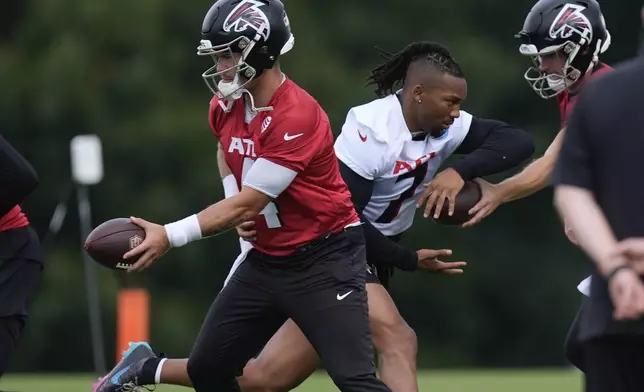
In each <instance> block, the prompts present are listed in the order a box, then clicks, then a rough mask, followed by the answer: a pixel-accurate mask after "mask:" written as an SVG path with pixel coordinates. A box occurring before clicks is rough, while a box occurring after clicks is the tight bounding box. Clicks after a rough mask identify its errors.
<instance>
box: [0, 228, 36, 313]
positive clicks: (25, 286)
mask: <svg viewBox="0 0 644 392" xmlns="http://www.w3.org/2000/svg"><path fill="white" fill-rule="evenodd" d="M43 260H44V258H43V253H42V249H41V247H40V241H39V240H38V236H37V234H36V232H35V231H34V230H33V229H32V228H31V227H29V226H27V227H21V228H18V229H11V230H7V231H3V232H0V317H10V316H23V317H24V316H27V305H28V302H29V300H30V299H31V297H32V295H33V294H34V293H35V292H36V289H37V287H38V283H39V282H40V276H41V274H42V268H43Z"/></svg>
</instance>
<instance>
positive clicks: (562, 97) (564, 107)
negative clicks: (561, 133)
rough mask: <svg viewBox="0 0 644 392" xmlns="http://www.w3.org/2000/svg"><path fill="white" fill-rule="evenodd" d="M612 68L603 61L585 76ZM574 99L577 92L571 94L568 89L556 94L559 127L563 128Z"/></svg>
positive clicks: (590, 76) (592, 75) (601, 72)
mask: <svg viewBox="0 0 644 392" xmlns="http://www.w3.org/2000/svg"><path fill="white" fill-rule="evenodd" d="M612 69H613V68H611V67H610V66H609V65H606V64H604V63H599V64H597V65H596V66H595V68H594V69H593V71H592V73H591V74H590V75H588V76H586V77H587V78H593V77H595V76H599V75H601V74H603V73H605V72H608V71H611V70H612ZM584 82H586V81H582V83H584ZM576 100H577V94H572V95H571V94H570V93H569V92H568V90H564V91H563V92H562V93H561V94H559V95H557V103H559V115H560V117H561V128H564V127H565V126H566V121H567V119H568V115H569V114H570V112H571V111H572V108H573V107H574V106H575V101H576Z"/></svg>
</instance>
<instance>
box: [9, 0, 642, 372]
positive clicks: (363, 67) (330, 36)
mask: <svg viewBox="0 0 644 392" xmlns="http://www.w3.org/2000/svg"><path fill="white" fill-rule="evenodd" d="M532 3H533V0H514V1H508V0H488V1H484V2H481V1H475V0H459V1H453V2H428V1H420V0H410V1H406V2H398V1H392V0H389V1H386V0H352V1H341V0H326V1H311V0H298V1H296V0H285V4H286V7H287V10H288V12H289V18H290V20H291V24H292V27H293V31H294V34H295V37H296V46H295V50H294V51H292V52H291V53H289V54H288V55H286V56H285V58H284V59H283V61H282V65H283V69H284V71H285V72H286V73H287V74H288V75H289V76H290V77H291V78H293V79H294V80H295V81H296V82H297V83H298V84H300V85H301V86H302V87H304V88H306V89H307V90H308V91H309V92H311V93H312V95H313V96H315V97H316V98H317V99H318V100H319V102H320V103H321V104H322V106H323V107H324V108H325V109H326V110H327V112H328V113H329V116H330V118H331V120H332V123H333V126H334V129H335V130H336V131H338V130H339V129H340V127H341V125H342V122H343V120H344V116H345V114H346V112H347V110H348V109H349V108H350V107H351V106H354V105H357V104H361V103H364V102H366V101H368V100H371V99H372V98H373V97H374V95H373V92H372V91H371V89H370V88H366V87H365V79H366V77H367V76H368V74H369V70H370V69H371V68H372V67H374V66H375V65H376V64H378V63H379V62H380V58H379V57H378V53H377V52H376V51H375V50H374V49H373V47H374V45H377V46H379V47H381V48H383V49H385V50H389V51H397V50H399V49H402V48H403V47H404V46H405V45H406V44H408V43H409V42H411V41H414V40H427V39H428V40H435V41H439V42H442V43H444V44H446V45H448V47H449V48H450V49H451V51H452V52H453V54H454V56H455V57H456V59H457V60H458V61H459V62H460V63H461V65H462V67H463V68H464V71H465V73H466V75H467V77H468V81H469V97H468V100H467V102H466V103H465V104H464V106H463V108H464V109H465V110H467V111H469V112H471V113H473V114H475V115H478V116H481V117H489V118H498V119H502V120H505V121H507V122H509V123H513V124H516V125H519V126H521V127H523V128H524V129H526V130H528V131H530V132H531V133H532V134H533V135H534V137H535V140H536V142H537V154H541V153H543V151H544V150H545V148H546V147H547V145H548V144H549V142H550V140H551V139H552V138H553V137H554V135H555V134H556V132H557V131H558V130H559V126H558V124H559V118H558V109H557V107H556V102H555V101H554V100H551V101H544V100H542V99H540V98H538V97H537V96H536V94H534V93H533V92H532V91H531V89H530V88H529V86H528V85H527V83H526V82H525V81H524V79H523V73H524V72H525V70H526V69H527V67H528V65H529V59H527V58H525V57H522V56H520V55H519V54H518V50H517V48H518V44H517V42H515V40H514V38H513V35H514V34H515V33H516V32H517V31H518V30H519V29H520V28H521V26H522V24H523V19H524V17H525V14H526V13H527V12H528V11H529V9H530V7H531V5H532ZM210 4H211V0H191V1H168V0H136V1H130V0H91V1H86V0H38V1H35V0H21V1H15V2H8V3H7V4H5V7H4V9H3V12H2V14H1V15H0V21H1V22H2V23H0V86H2V88H3V91H4V93H3V94H2V95H0V124H1V127H2V128H1V129H2V134H3V136H5V138H7V139H8V140H9V141H10V142H12V143H13V144H14V145H15V146H16V147H17V148H18V149H19V150H21V151H22V152H23V153H24V154H25V156H26V157H27V158H28V159H29V160H30V161H31V162H32V163H33V165H34V166H35V168H36V170H37V171H38V172H39V174H40V177H41V186H40V188H39V189H38V190H37V192H35V193H34V194H33V195H32V196H31V197H30V198H29V200H27V201H26V202H25V203H24V205H23V208H24V209H25V210H26V212H27V213H28V214H29V217H30V219H31V220H32V222H33V223H34V226H35V227H36V229H37V230H38V231H39V233H40V235H41V237H47V238H46V246H47V249H46V250H47V256H48V257H47V265H46V273H45V276H44V280H43V282H42V285H41V288H40V291H39V294H38V297H37V298H36V299H35V300H34V302H33V305H32V308H31V322H30V324H29V325H28V328H27V332H26V335H25V336H24V338H23V340H22V342H21V348H20V350H19V353H18V355H17V357H16V358H15V361H14V364H13V370H28V371H78V372H80V371H91V370H92V361H91V358H92V357H91V340H90V335H89V323H88V316H87V302H86V295H85V293H86V291H85V282H84V271H83V265H82V258H81V247H80V234H79V225H78V215H77V213H76V208H75V201H74V199H73V193H72V194H71V195H72V198H71V199H70V201H71V204H70V206H69V207H70V210H69V214H68V216H67V220H66V222H65V225H64V226H63V228H62V230H61V231H60V233H59V234H58V235H57V236H56V237H55V238H52V237H48V234H47V227H48V224H49V220H50V219H51V216H52V213H53V210H54V208H55V206H56V204H57V203H58V202H59V201H60V200H62V199H64V198H65V197H67V195H68V194H69V192H70V190H71V189H72V185H71V179H70V161H69V142H70V140H71V138H72V137H73V136H75V135H77V134H84V133H96V134H98V135H100V137H101V138H102V141H103V149H104V162H105V172H106V177H105V179H104V181H103V182H102V183H100V184H99V185H97V186H95V187H93V188H92V189H91V200H92V203H93V223H94V225H98V224H99V223H101V222H103V221H105V220H107V219H111V218H114V217H122V216H129V215H137V216H140V217H143V218H146V219H149V220H152V221H155V222H159V223H165V222H168V221H174V220H176V219H179V218H183V217H184V216H186V215H188V214H191V213H194V212H196V211H198V210H200V209H202V208H203V207H205V206H206V205H208V204H211V203H213V202H214V201H217V200H219V199H220V198H222V197H223V191H222V189H221V183H220V179H219V175H218V171H217V166H216V156H215V153H216V140H215V139H214V137H213V136H212V135H211V133H210V131H209V129H208V124H207V120H206V115H207V109H208V102H209V99H210V96H211V93H210V91H209V90H208V89H207V88H206V86H205V85H204V84H203V82H202V80H201V77H200V75H201V73H202V72H203V71H204V70H205V69H206V68H207V67H209V66H210V65H211V62H210V59H207V58H198V57H197V56H196V47H197V45H198V43H199V39H200V36H199V33H200V27H201V21H202V18H203V16H204V15H205V12H206V11H207V10H208V8H209V7H210ZM601 5H602V7H603V11H604V14H605V16H606V22H607V24H608V28H609V30H610V31H611V33H612V36H613V45H612V47H611V48H610V50H609V51H608V52H607V54H606V56H605V57H604V60H605V61H607V62H609V63H617V62H619V61H621V60H623V59H626V58H628V57H632V56H633V55H634V54H635V51H636V47H637V38H638V33H639V28H640V20H639V7H640V2H639V1H635V0H622V1H619V2H615V1H613V2H609V1H606V0H604V1H601ZM509 174H511V173H506V174H505V175H509ZM505 175H504V176H505ZM497 179H498V178H495V180H497ZM404 243H405V244H406V245H408V246H410V247H412V248H421V247H428V248H432V247H434V248H447V247H450V248H452V249H454V256H453V259H458V260H466V261H468V262H469V266H468V267H467V272H466V274H465V275H464V276H462V277H437V276H429V275H426V274H423V273H422V272H416V273H413V274H410V273H405V272H397V273H396V276H395V279H394V280H393V287H392V295H393V297H394V299H395V300H396V302H397V303H398V305H399V307H400V310H401V312H402V314H403V316H404V317H405V318H406V319H407V321H408V322H409V324H410V325H411V326H412V327H413V328H415V330H416V331H417V333H418V336H419V341H420V350H419V365H420V366H421V367H493V366H504V367H513V366H558V365H564V364H565V361H564V358H563V353H562V351H563V350H562V342H563V339H564V336H565V333H566V331H567V328H568V325H569V323H570V321H571V320H572V318H573V316H574V314H575V312H576V309H577V306H578V303H579V300H580V294H579V293H578V292H577V290H576V288H575V286H576V284H577V283H578V282H579V280H581V279H582V278H583V277H584V276H585V274H587V273H588V272H589V270H590V263H589V262H588V261H587V260H586V259H585V257H584V256H583V255H582V254H581V252H580V251H579V250H578V249H576V248H575V247H574V246H573V245H571V244H570V243H568V242H567V240H566V239H565V236H564V235H563V230H562V227H561V224H560V222H559V220H558V218H557V216H556V214H555V211H554V209H553V207H552V192H551V191H550V190H545V191H542V192H540V193H538V194H536V195H534V196H533V197H530V198H528V199H524V200H521V201H518V202H514V203H511V204H509V205H507V206H504V207H502V208H500V209H499V210H498V211H497V212H496V213H495V214H494V215H493V216H491V217H490V218H488V219H487V220H486V221H484V222H483V224H480V225H479V226H477V227H475V228H472V229H468V230H463V229H458V228H449V227H441V226H438V225H436V224H433V223H432V222H430V221H426V220H424V219H422V216H420V215H419V216H418V219H417V221H416V224H415V226H414V228H413V229H412V230H411V232H410V233H409V234H408V235H407V236H406V237H405V239H404ZM238 246H239V245H238V242H237V240H236V235H235V233H233V232H230V233H227V234H225V235H222V236H219V237H216V238H214V239H210V240H205V241H200V242H198V243H195V244H192V245H190V246H188V247H184V248H181V249H177V250H174V251H173V252H171V253H170V254H168V255H167V256H166V257H165V258H163V259H162V260H161V261H160V262H159V263H157V264H156V265H155V267H154V268H152V269H150V270H147V271H146V272H145V273H143V274H136V275H126V274H124V273H114V272H111V271H109V270H106V269H103V268H99V269H98V273H99V277H100V293H101V301H102V307H103V325H104V331H105V334H106V343H107V345H106V353H107V360H108V363H109V364H111V363H113V361H114V344H115V339H114V336H115V324H116V322H115V301H116V293H117V290H118V289H119V288H120V287H146V288H148V289H149V290H150V293H151V297H152V309H151V328H152V329H151V341H152V343H153V345H154V346H155V347H156V348H157V349H159V350H161V351H163V352H165V353H167V354H169V355H170V356H183V355H187V354H188V353H189V351H190V349H191V347H192V342H193V339H194V338H195V336H196V334H197V332H198V330H199V327H200V323H201V321H202V318H203V317H204V315H205V312H206V310H207V309H208V306H209V304H210V302H211V301H212V300H213V298H214V297H215V296H216V295H217V292H218V291H219V289H220V288H221V285H222V283H223V280H224V277H225V274H226V273H227V270H228V268H229V266H230V265H231V263H232V261H233V260H234V259H235V257H236V256H237V253H238V251H239V248H238Z"/></svg>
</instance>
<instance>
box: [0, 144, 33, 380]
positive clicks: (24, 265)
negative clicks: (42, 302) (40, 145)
mask: <svg viewBox="0 0 644 392" xmlns="http://www.w3.org/2000/svg"><path fill="white" fill-rule="evenodd" d="M37 186H38V177H37V175H36V172H35V171H34V169H33V167H31V165H30V164H29V162H27V160H25V158H24V157H23V156H22V155H21V154H20V153H19V152H18V151H16V150H15V149H14V148H13V147H12V146H11V145H10V144H9V142H7V141H6V140H5V139H4V138H3V137H2V136H0V377H2V374H3V373H4V372H5V371H6V370H7V367H8V366H9V359H10V358H11V354H12V353H13V352H14V350H15V349H16V346H17V344H18V339H19V337H20V334H21V332H22V330H23V328H24V327H25V323H26V321H27V305H28V301H29V299H30V298H31V296H32V295H33V294H34V292H35V290H36V288H37V286H38V282H39V281H40V275H41V273H42V268H43V254H42V250H41V247H40V242H39V240H38V236H37V235H36V232H35V231H34V230H33V229H32V228H31V226H30V225H29V220H28V219H27V216H26V215H25V214H24V212H22V210H21V209H20V207H19V206H18V203H21V202H22V201H23V200H24V199H25V198H26V197H27V196H29V194H31V193H32V192H33V191H34V190H35V189H36V187H37Z"/></svg>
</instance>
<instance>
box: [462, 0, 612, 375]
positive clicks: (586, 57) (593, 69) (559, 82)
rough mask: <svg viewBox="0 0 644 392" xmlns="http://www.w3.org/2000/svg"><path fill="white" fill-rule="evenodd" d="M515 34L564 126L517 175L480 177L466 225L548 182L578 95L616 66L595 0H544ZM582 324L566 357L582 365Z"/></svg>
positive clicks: (531, 77) (531, 78)
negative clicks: (608, 55)
mask: <svg viewBox="0 0 644 392" xmlns="http://www.w3.org/2000/svg"><path fill="white" fill-rule="evenodd" d="M516 37H517V38H518V39H520V40H521V46H520V48H519V51H520V53H521V54H523V55H526V56H530V57H531V58H532V59H533V61H534V66H533V67H531V68H529V69H528V71H527V72H526V73H525V79H526V80H527V81H528V83H529V84H530V86H531V87H532V89H534V91H535V92H536V93H537V94H538V95H539V96H540V97H542V98H545V99H547V98H552V97H556V99H557V102H558V104H559V114H560V120H561V130H560V131H559V133H558V134H557V136H556V137H555V139H554V140H553V141H552V143H551V144H550V146H549V147H548V149H547V150H546V152H545V154H544V155H543V156H542V157H541V158H539V159H537V160H535V161H534V162H532V163H531V164H530V165H528V167H526V168H525V169H524V170H523V171H522V172H521V173H519V174H518V175H516V176H514V177H511V178H508V179H506V180H504V181H502V182H500V183H498V184H491V183H488V182H486V181H484V180H481V179H478V180H477V181H478V182H479V183H480V184H481V188H482V190H483V197H482V198H481V200H480V201H479V203H478V204H477V205H476V206H474V207H473V208H472V210H471V211H470V214H471V215H473V216H472V219H471V220H470V221H468V222H467V223H465V224H464V226H465V227H468V226H473V225H475V224H477V223H478V222H480V221H481V220H482V219H484V218H485V217H486V216H488V215H490V214H491V213H492V212H493V211H494V210H495V209H496V208H497V207H498V206H499V205H501V204H504V203H507V202H510V201H513V200H518V199H522V198H524V197H527V196H529V195H531V194H533V193H535V192H537V191H539V190H541V189H543V188H545V187H546V186H547V185H548V184H549V180H550V176H551V175H552V171H553V169H554V164H555V162H556V159H557V154H558V152H559V149H560V147H561V142H562V140H563V135H564V132H565V129H566V118H567V117H568V114H569V113H570V111H571V110H572V107H573V106H574V104H575V100H576V97H577V94H578V93H579V92H580V91H581V89H583V87H584V85H585V84H586V83H587V82H588V81H589V80H590V79H591V78H594V77H597V76H599V75H601V74H602V73H605V72H608V71H610V70H611V69H612V68H611V67H610V66H608V65H606V64H604V63H602V62H601V61H600V60H599V56H600V55H601V54H602V53H604V52H605V51H606V50H608V47H609V46H610V34H609V32H608V29H607V28H606V22H605V20H604V15H603V14H602V12H601V9H600V6H599V4H598V3H597V1H595V0H568V1H567V0H540V1H538V2H537V3H536V4H535V5H534V6H533V7H532V9H531V10H530V12H529V13H528V15H527V17H526V19H525V22H524V25H523V29H522V30H521V31H520V32H519V33H518V34H517V35H516ZM565 233H566V236H568V238H569V239H570V241H571V242H572V243H575V244H576V243H577V240H576V239H575V237H574V234H573V233H572V232H571V231H570V229H569V228H568V227H567V225H566V227H565ZM586 282H587V281H585V282H582V284H580V291H582V292H583V293H584V294H585V295H588V293H587V292H585V289H584V287H585V286H586ZM582 310H583V302H582ZM582 310H580V312H581V311H582ZM578 316H579V313H578ZM577 325H578V324H577V319H575V321H574V322H573V326H572V328H571V330H570V332H569V334H568V337H567V339H566V344H565V346H566V356H567V358H568V360H569V361H570V362H571V363H573V364H574V365H575V366H577V367H578V368H580V369H582V370H583V365H582V357H581V353H580V352H579V351H578V350H577V348H578V345H577V339H576V335H577V330H576V329H577Z"/></svg>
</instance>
